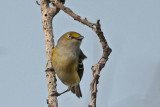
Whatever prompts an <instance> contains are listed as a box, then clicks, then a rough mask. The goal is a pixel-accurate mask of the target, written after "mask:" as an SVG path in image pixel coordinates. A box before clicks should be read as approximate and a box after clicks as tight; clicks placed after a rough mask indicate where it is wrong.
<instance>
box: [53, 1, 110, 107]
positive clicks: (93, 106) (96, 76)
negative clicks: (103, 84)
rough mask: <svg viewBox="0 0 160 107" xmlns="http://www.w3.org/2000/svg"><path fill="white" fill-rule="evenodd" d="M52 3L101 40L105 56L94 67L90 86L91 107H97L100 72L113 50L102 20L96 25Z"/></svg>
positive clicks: (61, 5)
mask: <svg viewBox="0 0 160 107" xmlns="http://www.w3.org/2000/svg"><path fill="white" fill-rule="evenodd" d="M52 3H53V5H54V6H56V7H57V8H60V9H61V10H63V11H64V12H65V13H67V14H68V15H70V16H71V17H72V18H73V19H74V20H77V21H79V22H81V23H83V24H84V25H86V26H88V27H90V28H92V30H93V31H95V32H96V34H97V36H98V37H99V39H100V42H101V45H102V48H103V55H102V57H101V59H100V60H99V62H98V63H97V64H96V65H94V66H92V71H93V80H92V83H91V85H90V89H91V104H90V105H89V107H96V96H97V84H98V80H99V77H100V71H101V70H102V68H103V67H104V66H105V64H106V62H107V60H108V57H109V55H110V53H111V51H112V50H111V48H110V47H109V46H108V44H107V41H106V39H105V37H104V35H103V32H102V30H101V25H100V20H98V21H97V23H96V24H94V23H91V22H89V21H88V20H87V19H86V18H84V19H82V18H81V17H80V16H79V15H77V14H75V13H73V11H72V10H71V9H69V8H68V7H65V6H64V5H63V4H62V3H60V2H58V1H57V0H54V1H52Z"/></svg>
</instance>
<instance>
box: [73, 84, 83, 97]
mask: <svg viewBox="0 0 160 107" xmlns="http://www.w3.org/2000/svg"><path fill="white" fill-rule="evenodd" d="M71 92H72V93H74V94H76V96H77V97H78V98H80V97H82V93H81V89H80V85H79V84H78V85H76V86H73V87H72V88H71Z"/></svg>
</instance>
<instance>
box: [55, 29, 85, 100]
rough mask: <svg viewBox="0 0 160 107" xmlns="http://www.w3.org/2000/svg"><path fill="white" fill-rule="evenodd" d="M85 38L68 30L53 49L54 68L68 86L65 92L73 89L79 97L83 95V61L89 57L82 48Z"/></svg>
mask: <svg viewBox="0 0 160 107" xmlns="http://www.w3.org/2000/svg"><path fill="white" fill-rule="evenodd" d="M83 38H84V37H83V36H81V35H80V34H79V33H76V32H67V33H65V34H64V35H62V36H61V37H60V39H59V40H58V43H57V45H56V46H55V47H54V48H53V50H52V64H53V68H54V70H55V71H56V74H57V76H58V77H59V79H60V80H61V81H62V83H64V84H65V85H67V86H68V89H67V90H66V91H64V92H63V93H65V92H67V91H70V90H71V92H73V93H74V94H76V96H77V97H78V98H80V97H82V93H81V90H80V85H79V82H80V81H81V78H82V76H83V71H84V68H83V63H82V61H83V60H84V59H85V58H87V57H86V56H85V55H84V54H83V52H82V50H81V49H80V45H81V42H82V39H83ZM63 93H61V94H63Z"/></svg>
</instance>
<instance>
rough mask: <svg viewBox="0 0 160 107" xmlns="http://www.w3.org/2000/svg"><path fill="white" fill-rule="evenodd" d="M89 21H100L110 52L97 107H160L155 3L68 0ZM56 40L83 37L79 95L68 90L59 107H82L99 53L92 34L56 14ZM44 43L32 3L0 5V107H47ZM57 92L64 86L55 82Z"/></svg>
mask: <svg viewBox="0 0 160 107" xmlns="http://www.w3.org/2000/svg"><path fill="white" fill-rule="evenodd" d="M65 5H66V6H67V7H70V8H71V9H72V10H73V11H74V12H75V13H77V14H79V15H81V16H82V17H87V19H88V20H89V21H92V22H96V20H97V19H101V24H102V30H103V32H104V34H105V37H106V38H107V41H108V44H109V46H110V47H111V48H112V50H113V51H112V53H111V55H110V56H109V60H108V62H107V64H106V66H105V68H104V69H103V70H102V72H101V77H100V81H99V85H98V96H97V107H160V0H67V1H66V4H65ZM53 30H54V34H55V41H56V42H57V39H58V38H59V37H60V36H61V35H62V34H64V33H65V32H68V31H76V32H79V33H80V34H82V35H83V36H85V39H84V40H83V43H82V46H81V49H82V50H83V51H84V53H85V54H86V56H88V59H87V60H85V61H84V65H85V71H84V75H83V78H82V81H81V83H80V85H81V90H82V94H83V97H82V98H81V99H78V98H77V97H76V96H75V95H74V94H72V93H71V92H68V93H67V94H64V95H62V96H60V97H58V103H59V107H87V106H88V104H89V103H90V91H89V85H90V83H91V80H92V71H91V69H90V68H91V66H92V65H94V64H96V63H97V61H98V60H99V58H100V56H101V54H102V49H101V45H100V43H99V40H98V38H97V36H96V34H95V33H94V32H93V31H92V30H91V29H90V28H88V27H87V26H84V25H82V24H80V23H79V22H76V21H74V20H73V19H72V18H71V17H70V16H68V15H67V14H65V13H64V12H63V11H61V12H60V13H59V14H58V15H57V16H56V17H55V18H54V20H53ZM45 65H46V56H45V41H44V33H43V29H42V16H41V11H40V7H39V6H38V5H37V4H36V3H35V0H15V1H11V0H1V3H0V107H47V104H46V99H47V98H48V93H47V84H46V76H45V72H44V71H45ZM57 84H58V92H62V91H64V90H66V88H67V87H66V86H65V85H63V84H62V83H61V82H60V81H59V80H58V83H57Z"/></svg>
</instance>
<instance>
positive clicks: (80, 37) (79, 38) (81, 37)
mask: <svg viewBox="0 0 160 107" xmlns="http://www.w3.org/2000/svg"><path fill="white" fill-rule="evenodd" d="M83 38H84V36H79V37H78V38H76V39H77V40H79V41H81V40H82V39H83Z"/></svg>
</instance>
